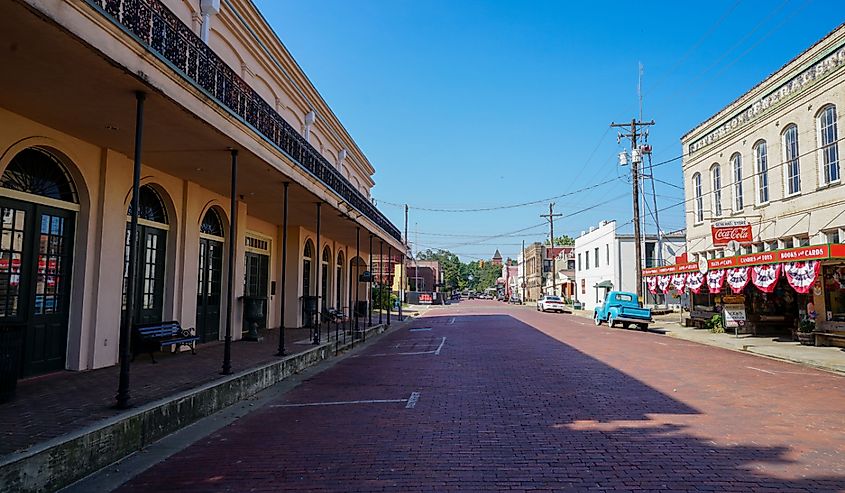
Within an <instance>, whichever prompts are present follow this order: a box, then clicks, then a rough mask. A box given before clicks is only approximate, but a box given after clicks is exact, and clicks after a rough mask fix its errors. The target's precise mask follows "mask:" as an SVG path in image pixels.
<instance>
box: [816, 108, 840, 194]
mask: <svg viewBox="0 0 845 493" xmlns="http://www.w3.org/2000/svg"><path fill="white" fill-rule="evenodd" d="M817 128H818V135H819V152H820V153H821V160H820V164H821V168H822V169H821V179H822V184H824V185H829V184H831V183H834V182H837V181H839V133H838V130H837V128H836V106H834V105H832V104H829V105H827V106H825V107H824V108H823V109H822V110H821V111H820V112H819V116H818V125H817Z"/></svg>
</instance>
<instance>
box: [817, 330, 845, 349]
mask: <svg viewBox="0 0 845 493" xmlns="http://www.w3.org/2000/svg"><path fill="white" fill-rule="evenodd" d="M813 334H814V335H815V336H816V346H838V345H842V346H845V332H842V331H816V332H813ZM836 342H838V343H839V344H836Z"/></svg>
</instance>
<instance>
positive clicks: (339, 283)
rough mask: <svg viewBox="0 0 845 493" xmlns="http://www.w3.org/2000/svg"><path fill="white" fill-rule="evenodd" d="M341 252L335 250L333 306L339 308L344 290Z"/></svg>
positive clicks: (341, 306) (341, 304) (341, 305)
mask: <svg viewBox="0 0 845 493" xmlns="http://www.w3.org/2000/svg"><path fill="white" fill-rule="evenodd" d="M343 264H344V262H343V252H337V265H336V266H335V276H334V282H335V308H336V309H338V310H340V309H341V308H343V300H344V296H343V293H344V290H343V286H344V284H343Z"/></svg>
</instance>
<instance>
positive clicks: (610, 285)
mask: <svg viewBox="0 0 845 493" xmlns="http://www.w3.org/2000/svg"><path fill="white" fill-rule="evenodd" d="M593 287H594V288H607V289H613V283H612V282H610V281H602V282H600V283H597V284H596V285H595V286H593Z"/></svg>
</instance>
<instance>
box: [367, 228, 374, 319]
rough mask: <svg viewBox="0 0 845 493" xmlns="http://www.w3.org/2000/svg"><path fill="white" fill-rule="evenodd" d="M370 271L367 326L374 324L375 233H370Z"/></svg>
mask: <svg viewBox="0 0 845 493" xmlns="http://www.w3.org/2000/svg"><path fill="white" fill-rule="evenodd" d="M367 268H368V269H369V271H370V281H368V282H367V299H368V300H370V302H369V303H368V304H367V308H368V310H367V327H372V326H373V281H372V278H373V234H372V233H370V263H368V264H367Z"/></svg>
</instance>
